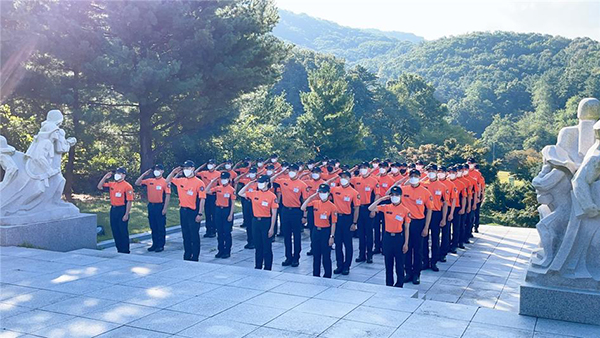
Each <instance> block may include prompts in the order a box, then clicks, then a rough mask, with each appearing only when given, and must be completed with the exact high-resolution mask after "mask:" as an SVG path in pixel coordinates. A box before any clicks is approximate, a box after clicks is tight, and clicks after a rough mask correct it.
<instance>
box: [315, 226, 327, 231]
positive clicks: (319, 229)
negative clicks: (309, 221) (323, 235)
mask: <svg viewBox="0 0 600 338" xmlns="http://www.w3.org/2000/svg"><path fill="white" fill-rule="evenodd" d="M329 228H331V226H328V227H318V226H316V225H315V229H317V231H321V230H323V229H329Z"/></svg>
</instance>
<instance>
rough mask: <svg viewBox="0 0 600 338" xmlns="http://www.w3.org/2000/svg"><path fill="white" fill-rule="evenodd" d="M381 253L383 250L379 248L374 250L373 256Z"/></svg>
mask: <svg viewBox="0 0 600 338" xmlns="http://www.w3.org/2000/svg"><path fill="white" fill-rule="evenodd" d="M380 253H381V249H379V248H377V249H375V250H373V255H377V254H380Z"/></svg>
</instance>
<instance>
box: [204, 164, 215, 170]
mask: <svg viewBox="0 0 600 338" xmlns="http://www.w3.org/2000/svg"><path fill="white" fill-rule="evenodd" d="M206 167H207V168H208V170H213V169H214V168H215V165H214V164H209V165H207V166H206Z"/></svg>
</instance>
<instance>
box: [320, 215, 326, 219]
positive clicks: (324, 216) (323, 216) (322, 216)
mask: <svg viewBox="0 0 600 338" xmlns="http://www.w3.org/2000/svg"><path fill="white" fill-rule="evenodd" d="M319 218H320V219H327V214H321V216H319Z"/></svg>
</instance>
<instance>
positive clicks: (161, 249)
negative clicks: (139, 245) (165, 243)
mask: <svg viewBox="0 0 600 338" xmlns="http://www.w3.org/2000/svg"><path fill="white" fill-rule="evenodd" d="M163 251H165V248H163V247H160V248H156V250H154V252H163Z"/></svg>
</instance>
